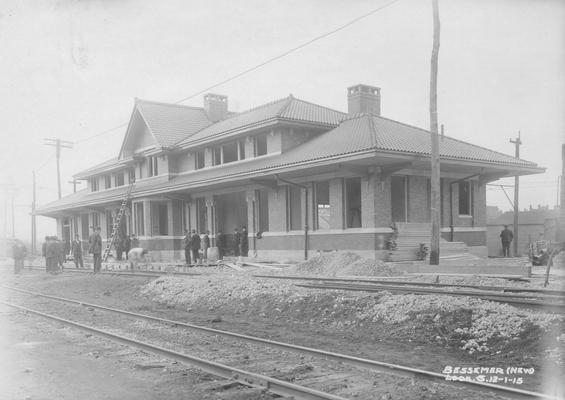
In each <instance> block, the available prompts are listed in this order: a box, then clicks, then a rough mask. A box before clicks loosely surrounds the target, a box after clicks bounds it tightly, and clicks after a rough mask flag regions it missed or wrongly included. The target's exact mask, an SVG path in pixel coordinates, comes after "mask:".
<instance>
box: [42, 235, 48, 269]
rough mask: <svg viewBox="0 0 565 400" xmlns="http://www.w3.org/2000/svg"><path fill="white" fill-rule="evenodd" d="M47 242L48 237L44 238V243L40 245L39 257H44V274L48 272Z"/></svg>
mask: <svg viewBox="0 0 565 400" xmlns="http://www.w3.org/2000/svg"><path fill="white" fill-rule="evenodd" d="M48 241H49V236H45V242H43V244H42V245H41V255H42V256H43V257H45V272H49V263H48V262H47V242H48Z"/></svg>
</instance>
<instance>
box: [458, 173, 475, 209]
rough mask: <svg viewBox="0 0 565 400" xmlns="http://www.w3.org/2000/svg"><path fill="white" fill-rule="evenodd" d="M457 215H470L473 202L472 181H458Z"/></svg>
mask: <svg viewBox="0 0 565 400" xmlns="http://www.w3.org/2000/svg"><path fill="white" fill-rule="evenodd" d="M458 186H459V215H471V214H472V212H471V208H472V204H473V182H469V181H464V182H459V185H458Z"/></svg>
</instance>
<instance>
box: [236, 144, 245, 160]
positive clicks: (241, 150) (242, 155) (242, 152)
mask: <svg viewBox="0 0 565 400" xmlns="http://www.w3.org/2000/svg"><path fill="white" fill-rule="evenodd" d="M237 149H238V152H239V153H238V159H239V160H245V141H244V140H241V141H239V142H237Z"/></svg>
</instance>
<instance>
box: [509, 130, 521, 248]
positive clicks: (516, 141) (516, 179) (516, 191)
mask: <svg viewBox="0 0 565 400" xmlns="http://www.w3.org/2000/svg"><path fill="white" fill-rule="evenodd" d="M510 143H514V144H515V145H516V152H515V156H516V158H520V145H521V144H522V141H521V140H520V131H518V137H517V138H516V139H510ZM519 189H520V177H519V176H518V175H516V176H515V177H514V257H517V256H518V214H519V212H520V208H519V206H518V194H519Z"/></svg>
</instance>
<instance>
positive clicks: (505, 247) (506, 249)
mask: <svg viewBox="0 0 565 400" xmlns="http://www.w3.org/2000/svg"><path fill="white" fill-rule="evenodd" d="M512 239H514V234H513V233H512V231H511V230H510V229H508V225H504V229H503V230H502V232H500V240H501V241H502V255H503V257H510V243H512Z"/></svg>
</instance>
